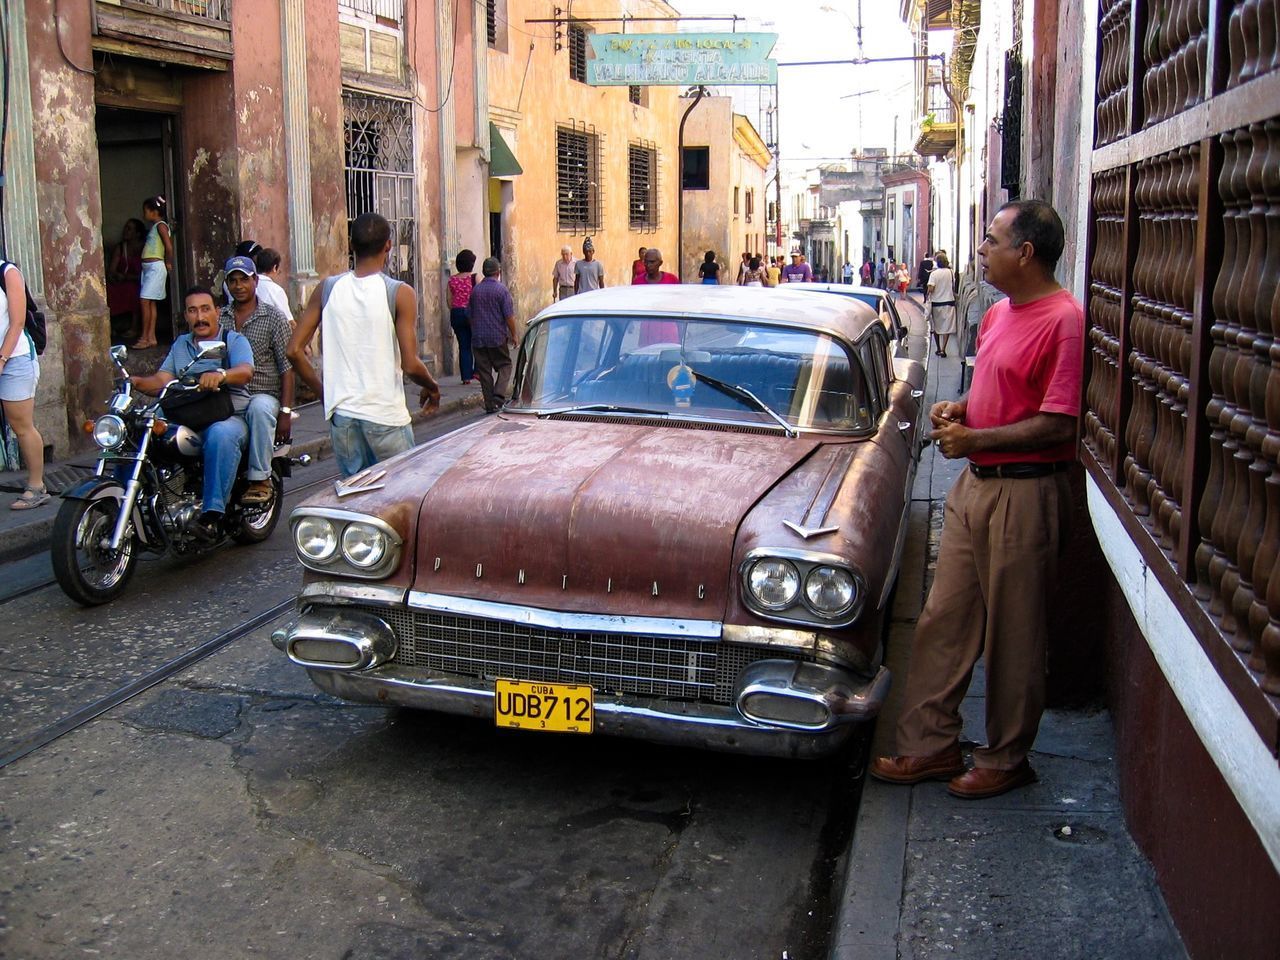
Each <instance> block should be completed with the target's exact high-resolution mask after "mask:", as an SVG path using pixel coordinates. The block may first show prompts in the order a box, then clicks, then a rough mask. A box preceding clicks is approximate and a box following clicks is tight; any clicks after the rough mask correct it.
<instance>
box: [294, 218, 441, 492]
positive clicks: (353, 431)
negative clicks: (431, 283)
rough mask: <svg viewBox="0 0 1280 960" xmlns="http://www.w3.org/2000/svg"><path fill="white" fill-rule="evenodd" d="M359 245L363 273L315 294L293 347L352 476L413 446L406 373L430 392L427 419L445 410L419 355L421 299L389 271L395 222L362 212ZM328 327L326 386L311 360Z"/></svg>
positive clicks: (425, 400) (297, 366) (332, 281)
mask: <svg viewBox="0 0 1280 960" xmlns="http://www.w3.org/2000/svg"><path fill="white" fill-rule="evenodd" d="M351 247H352V249H353V250H354V251H355V255H356V265H355V269H354V270H351V271H349V272H347V273H343V274H339V275H337V276H333V277H328V278H326V279H325V280H324V282H323V283H321V284H320V286H318V287H317V288H316V289H315V292H314V293H312V294H311V299H310V300H309V301H307V306H306V309H305V310H303V311H302V319H301V320H300V321H299V322H298V329H297V330H295V331H294V334H293V339H292V340H290V341H289V361H290V362H291V363H292V364H293V368H294V370H295V371H296V372H297V374H298V376H299V377H301V378H302V380H303V382H304V383H306V384H307V386H309V387H310V388H311V389H312V390H314V391H315V392H316V395H317V396H322V397H324V415H325V418H326V419H327V420H328V421H329V435H330V437H331V438H332V440H333V456H334V459H335V460H337V461H338V469H339V470H340V471H341V472H342V475H343V476H344V477H350V476H352V475H354V474H356V473H359V472H360V471H361V470H364V469H366V468H368V467H371V466H373V465H374V464H375V463H377V462H378V461H380V460H386V459H387V458H388V457H393V456H395V455H396V454H398V453H403V452H404V451H406V450H408V449H410V448H411V447H413V429H412V427H411V426H410V423H411V418H410V416H409V408H408V407H407V406H406V405H405V400H404V382H403V380H402V378H401V371H403V372H404V376H407V377H408V378H409V379H410V380H412V381H413V382H414V383H416V384H417V385H418V386H420V387H421V388H422V392H421V393H420V394H419V396H418V400H419V402H420V403H421V404H422V412H423V413H424V414H428V415H429V414H433V413H435V412H436V411H437V410H438V409H439V408H440V387H439V386H438V385H437V384H436V381H435V378H434V377H433V376H431V371H429V370H428V369H427V367H426V364H424V363H423V362H422V360H421V359H420V358H419V357H418V335H417V315H418V298H417V296H415V294H414V292H413V288H412V287H410V286H409V285H408V284H407V283H401V282H400V281H398V280H393V279H391V278H390V277H388V276H386V275H385V274H384V273H383V268H384V267H385V266H386V263H387V254H388V253H389V252H390V251H391V224H389V223H387V221H386V218H385V217H382V216H379V215H378V214H376V213H362V214H360V216H358V217H356V219H355V222H354V223H352V225H351ZM393 307H394V310H393ZM321 323H323V324H324V328H325V336H324V352H323V354H322V356H321V365H322V367H323V370H324V380H323V382H322V381H321V379H320V377H319V376H318V375H317V374H316V371H315V368H314V367H313V366H312V365H311V361H310V360H309V359H308V358H307V354H306V346H307V344H308V343H310V342H311V338H312V337H313V336H314V335H315V332H316V331H317V330H318V329H319V328H320V325H321Z"/></svg>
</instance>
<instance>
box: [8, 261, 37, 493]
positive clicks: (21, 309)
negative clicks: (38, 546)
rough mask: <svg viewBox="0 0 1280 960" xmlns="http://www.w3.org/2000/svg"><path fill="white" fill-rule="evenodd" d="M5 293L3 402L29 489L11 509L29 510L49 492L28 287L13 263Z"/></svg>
mask: <svg viewBox="0 0 1280 960" xmlns="http://www.w3.org/2000/svg"><path fill="white" fill-rule="evenodd" d="M4 293H5V295H4V296H3V297H0V402H2V403H3V406H4V417H5V419H6V420H8V421H9V426H10V427H12V428H13V432H14V433H15V434H16V435H17V437H18V449H19V450H20V451H21V452H22V459H23V461H24V462H25V463H26V465H27V488H26V489H25V490H24V491H22V495H21V496H20V497H18V499H16V500H14V501H13V503H11V504H9V508H10V509H11V510H30V509H32V508H34V507H38V506H40V505H42V504H45V503H48V502H49V491H47V490H46V489H45V488H44V438H43V437H41V436H40V431H39V430H37V429H36V424H35V409H36V382H37V381H38V380H39V379H40V363H39V361H38V360H36V348H35V345H34V344H33V343H32V342H31V338H30V337H28V336H27V331H26V330H25V329H24V328H25V325H26V317H27V285H26V283H25V282H24V281H23V279H22V273H21V272H20V271H19V270H18V268H17V267H16V266H14V265H13V264H12V263H6V264H5V265H4Z"/></svg>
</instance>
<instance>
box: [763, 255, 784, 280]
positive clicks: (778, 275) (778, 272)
mask: <svg viewBox="0 0 1280 960" xmlns="http://www.w3.org/2000/svg"><path fill="white" fill-rule="evenodd" d="M764 272H765V274H766V275H767V276H768V278H769V282H768V283H767V284H766V286H770V287H776V286H777V285H778V284H779V283H780V282H781V280H782V267H780V266H779V265H778V261H777V260H775V259H774V258H773V257H770V258H769V260H768V262H766V263H765V267H764Z"/></svg>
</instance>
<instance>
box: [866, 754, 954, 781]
mask: <svg viewBox="0 0 1280 960" xmlns="http://www.w3.org/2000/svg"><path fill="white" fill-rule="evenodd" d="M870 772H871V775H872V776H873V777H875V778H876V779H877V780H883V781H885V783H920V782H921V781H922V780H949V779H951V778H952V777H954V776H956V774H959V773H964V760H963V759H962V758H961V756H960V747H959V745H958V744H957V745H954V746H950V747H947V748H945V749H943V750H939V751H938V752H937V753H935V754H931V755H930V756H927V757H876V758H875V760H873V761H871V770H870Z"/></svg>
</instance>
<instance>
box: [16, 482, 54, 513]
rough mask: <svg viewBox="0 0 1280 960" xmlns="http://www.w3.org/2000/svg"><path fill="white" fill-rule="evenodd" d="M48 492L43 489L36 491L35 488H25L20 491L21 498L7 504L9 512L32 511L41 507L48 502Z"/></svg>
mask: <svg viewBox="0 0 1280 960" xmlns="http://www.w3.org/2000/svg"><path fill="white" fill-rule="evenodd" d="M49 499H50V498H49V491H48V490H47V489H45V488H44V487H41V488H40V489H39V490H37V489H36V488H35V487H27V489H25V490H23V491H22V496H20V497H18V499H17V500H15V501H13V503H11V504H9V509H10V510H34V509H35V508H36V507H42V506H44V505H45V504H46V503H48V502H49Z"/></svg>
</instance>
